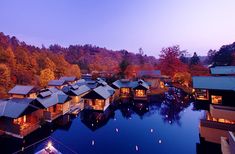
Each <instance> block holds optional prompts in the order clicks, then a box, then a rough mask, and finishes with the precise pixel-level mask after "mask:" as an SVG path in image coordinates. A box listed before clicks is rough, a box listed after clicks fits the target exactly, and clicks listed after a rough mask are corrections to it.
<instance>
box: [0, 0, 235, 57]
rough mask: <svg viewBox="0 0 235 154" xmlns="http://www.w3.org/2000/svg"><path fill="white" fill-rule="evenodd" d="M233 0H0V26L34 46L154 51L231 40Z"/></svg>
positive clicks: (234, 33)
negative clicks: (173, 46)
mask: <svg viewBox="0 0 235 154" xmlns="http://www.w3.org/2000/svg"><path fill="white" fill-rule="evenodd" d="M234 8H235V0H171V1H170V0H70V1H68V0H40V1H37V2H36V1H32V0H20V1H19V0H1V2H0V19H1V22H0V31H2V32H4V33H5V34H7V35H14V36H16V37H17V38H18V39H20V40H22V41H25V42H26V43H30V44H33V45H37V46H41V45H42V44H44V45H45V46H48V45H49V44H54V43H57V44H60V45H62V46H68V45H70V44H82V45H83V44H93V45H97V46H100V47H106V48H109V49H113V50H119V49H127V50H128V51H131V52H138V49H139V48H140V47H142V48H143V49H144V52H145V53H146V54H148V55H153V56H158V55H159V51H160V50H161V48H162V47H167V46H171V45H175V44H179V45H180V46H181V49H187V50H188V52H189V53H190V54H191V55H192V53H193V52H195V51H196V52H197V53H198V54H199V55H206V53H207V51H208V50H209V49H211V48H212V49H219V47H220V46H221V45H224V44H230V43H232V42H234V41H235V20H234V15H235V9H234Z"/></svg>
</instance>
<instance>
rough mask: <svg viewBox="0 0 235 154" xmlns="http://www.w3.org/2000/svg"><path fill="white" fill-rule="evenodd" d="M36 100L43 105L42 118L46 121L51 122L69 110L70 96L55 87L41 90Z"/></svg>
mask: <svg viewBox="0 0 235 154" xmlns="http://www.w3.org/2000/svg"><path fill="white" fill-rule="evenodd" d="M36 100H37V101H38V102H39V103H40V104H41V106H42V107H43V109H44V110H43V118H44V120H45V121H47V122H52V121H53V120H55V119H56V118H58V117H60V116H62V115H64V114H66V113H68V112H69V111H70V100H71V98H70V97H69V96H68V95H66V94H65V93H64V92H62V91H60V90H58V89H56V88H49V89H46V90H43V91H41V92H40V94H39V95H38V98H37V99H36Z"/></svg>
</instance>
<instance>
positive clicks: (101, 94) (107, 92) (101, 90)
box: [83, 85, 115, 99]
mask: <svg viewBox="0 0 235 154" xmlns="http://www.w3.org/2000/svg"><path fill="white" fill-rule="evenodd" d="M114 92H115V90H114V89H113V88H112V87H110V86H108V85H106V86H99V87H97V88H95V89H93V90H92V91H90V92H89V93H88V94H86V95H85V96H83V98H92V99H95V98H96V97H97V98H99V99H107V98H109V97H110V96H112V95H113V94H114Z"/></svg>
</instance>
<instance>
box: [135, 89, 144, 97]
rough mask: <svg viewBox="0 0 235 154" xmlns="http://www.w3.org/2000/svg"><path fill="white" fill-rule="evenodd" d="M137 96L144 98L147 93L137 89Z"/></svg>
mask: <svg viewBox="0 0 235 154" xmlns="http://www.w3.org/2000/svg"><path fill="white" fill-rule="evenodd" d="M135 95H136V96H138V97H143V96H145V91H144V90H140V89H136V90H135Z"/></svg>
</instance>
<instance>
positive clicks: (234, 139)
mask: <svg viewBox="0 0 235 154" xmlns="http://www.w3.org/2000/svg"><path fill="white" fill-rule="evenodd" d="M227 133H228V138H227V137H221V151H222V153H223V154H233V153H235V132H231V131H228V132H227Z"/></svg>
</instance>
